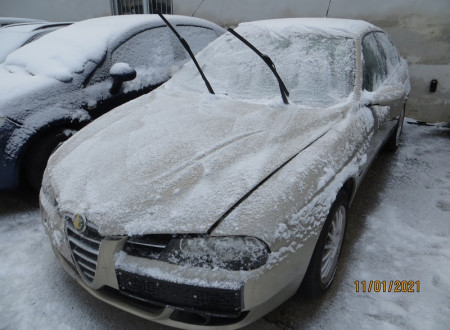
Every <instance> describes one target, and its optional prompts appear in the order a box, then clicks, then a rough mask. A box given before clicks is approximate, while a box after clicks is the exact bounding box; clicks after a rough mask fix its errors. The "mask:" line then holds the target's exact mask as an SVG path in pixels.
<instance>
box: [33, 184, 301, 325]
mask: <svg viewBox="0 0 450 330" xmlns="http://www.w3.org/2000/svg"><path fill="white" fill-rule="evenodd" d="M43 189H45V184H44V185H43ZM41 213H42V221H43V224H44V227H45V229H46V232H47V234H48V236H49V238H50V240H51V243H52V247H53V250H54V252H55V254H56V256H57V257H58V259H59V260H60V263H61V264H62V266H63V267H64V269H65V270H66V271H67V272H68V273H69V274H70V275H72V277H74V278H75V279H76V280H77V281H78V283H79V284H80V285H81V286H82V287H83V288H85V289H86V290H87V291H88V292H89V293H91V294H92V295H94V296H95V297H97V298H98V299H100V300H102V301H105V302H107V303H108V304H111V305H113V306H115V307H118V308H120V309H122V310H125V311H127V312H130V313H132V314H134V315H137V316H139V317H142V318H145V319H148V320H151V321H155V322H158V323H161V324H165V325H169V326H174V327H178V328H183V329H199V328H204V329H218V328H223V329H236V328H239V327H242V326H245V325H246V324H249V323H251V322H253V321H255V320H256V319H258V318H260V317H262V316H263V315H265V314H266V313H268V312H269V311H271V310H272V309H274V308H275V307H277V306H278V305H280V304H281V303H282V302H284V301H285V300H287V299H288V298H289V297H290V296H292V295H293V294H294V293H295V292H296V290H297V288H298V286H299V285H300V283H301V280H302V276H300V275H299V273H298V272H296V271H293V269H292V268H293V267H295V265H294V264H293V263H290V262H289V261H288V262H283V263H279V264H276V265H275V264H267V265H264V266H262V267H260V268H258V269H256V270H252V271H228V270H223V269H203V268H199V267H186V266H184V267H183V266H179V265H174V264H170V263H167V262H163V261H158V260H153V259H147V258H141V257H136V256H131V255H128V254H126V253H125V252H124V251H122V250H123V247H124V244H125V242H126V240H127V237H101V238H100V239H98V241H99V247H98V254H97V257H96V266H95V270H94V271H95V273H94V275H93V277H92V278H91V277H90V275H89V272H90V271H89V269H88V268H92V267H89V265H86V263H85V262H84V259H83V258H81V259H79V258H78V256H79V255H80V253H78V254H77V255H75V253H74V250H75V249H77V248H76V247H74V241H75V240H74V239H73V237H72V236H71V235H72V234H70V233H69V234H68V229H67V228H68V226H69V227H70V226H71V224H70V223H69V222H68V221H66V220H65V219H63V218H62V217H61V216H60V215H59V213H58V212H57V206H56V202H55V201H52V200H49V199H47V198H46V197H45V196H44V194H43V192H42V191H41ZM68 235H69V236H68ZM89 239H90V238H89ZM77 244H79V245H80V246H81V245H82V243H77ZM83 244H84V243H83ZM95 244H97V243H95ZM85 249H86V250H88V251H89V253H96V251H93V250H90V248H89V247H86V248H85ZM78 252H80V251H78ZM81 252H82V251H81ZM81 254H82V253H81ZM287 259H289V258H287ZM80 261H81V263H82V264H81V265H80ZM300 274H301V271H300ZM86 275H89V277H87V276H86Z"/></svg>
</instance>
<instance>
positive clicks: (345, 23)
mask: <svg viewBox="0 0 450 330" xmlns="http://www.w3.org/2000/svg"><path fill="white" fill-rule="evenodd" d="M247 26H254V27H259V28H264V29H269V30H271V31H273V32H276V33H279V34H303V33H317V34H322V35H331V36H342V37H350V38H355V37H358V36H359V37H362V36H363V35H365V34H366V33H367V32H370V31H381V30H380V29H379V28H377V27H376V26H374V25H372V24H370V23H368V22H366V21H362V20H353V19H341V18H283V19H270V20H263V21H254V22H246V23H241V24H239V27H242V28H245V27H247Z"/></svg>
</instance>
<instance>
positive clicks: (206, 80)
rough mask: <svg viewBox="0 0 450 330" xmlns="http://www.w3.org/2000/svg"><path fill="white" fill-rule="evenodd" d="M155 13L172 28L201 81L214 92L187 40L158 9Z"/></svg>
mask: <svg viewBox="0 0 450 330" xmlns="http://www.w3.org/2000/svg"><path fill="white" fill-rule="evenodd" d="M157 14H158V15H159V17H161V19H162V20H163V21H164V23H166V24H167V26H168V27H169V28H170V29H171V30H172V32H173V33H174V34H175V35H176V36H177V38H178V40H180V42H181V44H182V45H183V47H184V49H186V51H187V52H188V53H189V55H190V56H191V58H192V60H193V61H194V63H195V66H196V67H197V70H198V72H200V75H201V76H202V78H203V81H204V82H205V85H206V88H208V91H209V92H210V93H211V94H215V93H214V90H213V89H212V87H211V85H210V84H209V81H208V79H206V76H205V74H204V73H203V71H202V69H201V68H200V65H198V62H197V60H196V59H195V56H194V53H192V50H191V47H189V44H188V43H187V41H186V40H184V39H183V37H182V36H180V35H179V33H178V32H177V30H175V28H174V27H173V26H172V24H170V23H169V21H168V20H167V19H166V18H165V17H164V16H163V14H161V12H160V11H158V12H157Z"/></svg>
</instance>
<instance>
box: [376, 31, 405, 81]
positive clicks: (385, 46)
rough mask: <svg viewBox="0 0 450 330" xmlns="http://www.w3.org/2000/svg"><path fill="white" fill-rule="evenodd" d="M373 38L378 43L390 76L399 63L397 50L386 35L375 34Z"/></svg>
mask: <svg viewBox="0 0 450 330" xmlns="http://www.w3.org/2000/svg"><path fill="white" fill-rule="evenodd" d="M375 37H376V39H377V41H378V44H379V45H380V46H381V48H382V50H383V53H384V56H385V58H386V65H387V71H388V74H391V73H392V72H393V71H394V70H395V68H396V67H397V65H398V64H399V63H400V57H399V55H398V52H397V49H396V48H395V46H394V45H393V44H392V41H391V39H389V37H388V36H387V34H386V33H383V32H377V33H375Z"/></svg>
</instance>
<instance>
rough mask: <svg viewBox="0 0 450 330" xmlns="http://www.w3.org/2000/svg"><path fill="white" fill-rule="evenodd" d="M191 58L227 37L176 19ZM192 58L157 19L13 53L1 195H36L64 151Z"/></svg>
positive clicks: (3, 70) (74, 29)
mask: <svg viewBox="0 0 450 330" xmlns="http://www.w3.org/2000/svg"><path fill="white" fill-rule="evenodd" d="M170 21H171V22H172V23H173V24H174V25H176V26H177V29H178V31H179V32H180V34H181V35H182V37H184V38H185V39H186V40H187V41H188V43H189V44H190V45H191V48H192V51H193V52H194V53H196V52H198V51H199V50H201V49H202V48H203V47H204V46H206V45H207V44H208V43H210V42H211V41H212V40H214V39H216V38H217V37H218V36H220V35H221V34H223V33H224V32H225V30H223V29H222V28H220V27H219V26H217V25H216V24H214V23H211V22H208V21H205V20H202V19H197V18H191V17H183V16H171V17H170ZM188 59H189V56H188V53H187V52H186V51H185V50H184V48H183V46H182V44H181V43H180V41H179V40H177V39H176V37H175V36H174V35H173V33H172V32H171V31H170V30H169V28H168V27H167V26H166V24H165V23H164V22H163V21H162V20H161V18H160V17H159V16H157V15H130V16H115V17H102V18H96V19H90V20H86V21H82V22H78V23H75V24H73V25H71V26H69V27H67V28H64V29H61V30H58V31H55V32H54V33H51V34H48V35H46V36H44V37H42V38H41V39H39V40H38V41H36V42H33V43H30V44H28V45H26V46H24V47H22V48H20V49H18V50H16V51H15V52H13V53H11V54H10V55H9V56H8V57H7V59H6V61H5V62H4V63H3V65H2V66H1V67H0V90H1V91H2V92H1V96H0V189H13V188H15V187H18V186H19V184H20V183H21V182H23V181H25V182H27V183H28V184H30V185H31V186H32V187H34V188H36V189H38V188H39V186H40V183H41V178H42V173H43V171H44V169H45V165H46V163H47V159H48V157H49V156H50V154H51V153H52V152H53V151H54V150H55V148H57V147H58V145H59V144H60V143H62V142H63V141H64V140H66V139H67V138H68V137H69V136H71V135H72V134H73V133H74V132H75V131H77V130H79V129H80V128H81V127H83V126H85V125H86V124H88V123H89V122H91V121H92V120H93V119H95V118H97V117H99V116H100V115H102V114H104V113H105V112H107V111H109V110H110V109H112V108H114V107H116V106H118V105H119V104H122V103H124V102H127V101H129V100H131V99H133V98H135V97H137V96H140V95H142V94H144V93H147V92H149V91H150V90H152V89H154V88H156V87H157V86H159V85H160V84H162V83H163V82H165V81H166V80H168V79H169V77H170V75H171V72H174V71H176V69H177V68H179V67H181V66H182V65H183V64H184V63H185V62H186V61H187V60H188Z"/></svg>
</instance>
